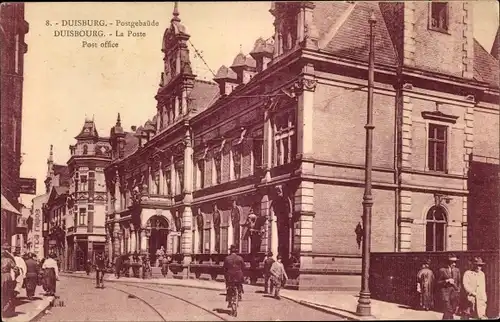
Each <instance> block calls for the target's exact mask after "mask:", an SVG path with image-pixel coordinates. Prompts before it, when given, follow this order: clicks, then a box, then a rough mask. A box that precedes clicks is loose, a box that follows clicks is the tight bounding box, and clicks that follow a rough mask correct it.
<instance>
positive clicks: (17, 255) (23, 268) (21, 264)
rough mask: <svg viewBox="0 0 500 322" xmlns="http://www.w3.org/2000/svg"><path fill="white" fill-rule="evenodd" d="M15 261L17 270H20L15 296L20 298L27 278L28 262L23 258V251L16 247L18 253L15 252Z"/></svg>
mask: <svg viewBox="0 0 500 322" xmlns="http://www.w3.org/2000/svg"><path fill="white" fill-rule="evenodd" d="M14 261H15V263H16V266H17V268H19V275H18V276H17V277H16V287H15V288H14V296H18V295H19V294H21V289H22V288H23V283H24V278H25V277H26V262H25V261H24V259H23V258H22V257H21V251H20V248H19V247H16V251H15V252H14Z"/></svg>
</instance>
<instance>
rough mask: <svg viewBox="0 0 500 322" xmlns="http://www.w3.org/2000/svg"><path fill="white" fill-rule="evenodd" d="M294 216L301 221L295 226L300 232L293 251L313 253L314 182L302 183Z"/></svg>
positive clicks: (297, 194)
mask: <svg viewBox="0 0 500 322" xmlns="http://www.w3.org/2000/svg"><path fill="white" fill-rule="evenodd" d="M294 199H295V200H294V201H295V202H294V214H295V216H298V218H299V220H298V222H297V223H295V224H294V229H295V230H298V234H295V235H296V236H297V237H298V238H297V237H296V238H295V239H294V245H292V249H293V251H299V252H300V253H303V252H312V240H313V221H314V214H315V213H314V182H310V181H302V182H301V183H300V185H299V187H298V188H297V190H296V192H295V196H294Z"/></svg>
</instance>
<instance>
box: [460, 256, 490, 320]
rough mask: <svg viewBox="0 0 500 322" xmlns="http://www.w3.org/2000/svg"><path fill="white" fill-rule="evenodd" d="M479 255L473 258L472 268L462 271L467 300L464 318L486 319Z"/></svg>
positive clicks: (482, 274) (485, 299)
mask: <svg viewBox="0 0 500 322" xmlns="http://www.w3.org/2000/svg"><path fill="white" fill-rule="evenodd" d="M484 264H485V263H484V262H483V260H482V258H481V257H476V258H474V262H473V269H472V270H467V271H465V273H464V278H463V284H464V290H465V294H466V296H467V300H466V303H465V310H464V311H465V312H464V313H465V314H464V315H465V316H464V318H466V319H469V318H471V317H472V318H476V319H480V320H481V319H487V317H486V302H487V297H486V278H485V276H484V272H483V265H484Z"/></svg>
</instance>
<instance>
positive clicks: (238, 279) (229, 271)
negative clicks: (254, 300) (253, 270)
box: [223, 245, 245, 306]
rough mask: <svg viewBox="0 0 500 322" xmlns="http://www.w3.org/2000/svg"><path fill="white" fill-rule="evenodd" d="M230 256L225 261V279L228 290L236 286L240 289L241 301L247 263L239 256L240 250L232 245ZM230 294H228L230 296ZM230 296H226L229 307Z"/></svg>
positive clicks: (239, 296)
mask: <svg viewBox="0 0 500 322" xmlns="http://www.w3.org/2000/svg"><path fill="white" fill-rule="evenodd" d="M229 249H230V252H231V253H230V254H229V255H227V256H226V258H225V259H224V265H223V268H224V278H225V280H226V288H229V287H230V286H236V287H237V289H238V298H239V300H241V291H242V289H243V281H244V276H243V270H244V269H245V261H244V260H243V258H242V257H241V256H240V255H238V254H237V252H238V248H237V247H236V246H235V245H231V247H230V248H229ZM228 293H229V292H226V294H228ZM229 300H230V299H229V296H227V295H226V301H227V302H228V306H229Z"/></svg>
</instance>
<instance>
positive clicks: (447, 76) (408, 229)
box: [105, 1, 499, 289]
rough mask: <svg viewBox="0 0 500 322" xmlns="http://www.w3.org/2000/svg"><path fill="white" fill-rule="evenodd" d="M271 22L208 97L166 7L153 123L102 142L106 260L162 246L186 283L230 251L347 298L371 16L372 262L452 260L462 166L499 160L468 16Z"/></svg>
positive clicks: (489, 81)
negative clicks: (274, 259)
mask: <svg viewBox="0 0 500 322" xmlns="http://www.w3.org/2000/svg"><path fill="white" fill-rule="evenodd" d="M270 12H271V14H272V15H273V16H274V17H275V23H274V25H275V34H274V36H273V37H271V38H269V39H267V40H264V39H262V38H261V39H258V40H257V41H256V42H255V46H254V49H253V50H252V52H251V53H250V54H249V55H245V54H243V53H239V54H238V55H237V56H236V57H235V59H234V61H233V63H232V65H231V66H230V67H229V68H228V67H226V66H222V67H221V68H220V69H219V70H218V73H217V75H216V77H215V79H214V81H215V83H211V82H205V81H200V80H197V79H196V76H195V75H193V73H192V70H191V68H190V61H189V52H188V47H187V41H188V39H189V35H187V34H186V31H185V28H184V26H183V25H182V24H181V21H180V18H179V12H178V10H177V5H176V6H175V9H174V14H173V17H172V20H171V25H170V27H169V28H168V29H167V30H166V31H165V34H164V38H163V43H162V51H163V52H164V54H165V58H164V62H165V65H164V67H165V68H164V71H163V72H162V74H161V75H162V76H161V83H160V88H159V89H158V93H157V95H156V99H157V102H158V104H157V107H156V108H157V113H156V115H155V116H154V117H153V119H152V121H147V122H146V123H145V124H144V126H140V127H138V128H136V127H133V128H132V131H131V132H128V131H124V129H123V128H122V126H121V120H120V119H118V121H117V124H116V125H115V126H114V127H113V128H112V129H111V135H110V142H111V146H112V153H113V157H112V158H113V161H112V163H111V165H110V166H109V167H108V168H106V170H105V172H106V180H107V186H108V193H109V201H110V203H109V211H108V217H107V226H108V232H109V237H110V241H112V242H110V244H109V247H110V249H111V251H112V253H113V254H114V255H115V256H116V255H117V254H120V253H124V252H134V251H143V252H148V253H149V254H150V255H152V256H154V252H155V249H156V248H158V247H160V246H164V247H165V248H166V250H167V253H170V254H176V253H179V254H181V255H182V256H181V257H180V258H182V262H183V264H184V267H186V269H187V267H188V266H187V265H188V264H189V263H191V264H193V263H196V262H197V258H200V256H198V255H199V254H207V253H208V254H224V253H227V249H228V246H229V245H231V244H235V245H238V247H239V250H240V252H241V253H254V254H257V253H262V252H267V251H273V253H274V254H275V255H276V254H281V255H282V256H284V257H285V263H286V265H287V266H288V267H289V268H290V269H291V268H293V269H295V273H296V274H294V277H293V281H292V282H291V283H292V284H295V285H296V286H297V287H299V288H336V289H339V288H345V289H348V288H350V287H353V288H354V289H359V277H358V276H356V274H359V271H360V257H361V250H360V247H359V246H360V244H359V241H360V239H359V237H360V235H361V231H362V227H361V226H360V223H361V216H362V204H361V201H362V195H363V185H364V151H365V141H364V137H365V129H364V125H365V119H366V101H367V75H368V72H367V61H368V38H367V36H366V35H368V34H369V24H368V18H369V16H370V14H371V13H372V12H373V13H374V15H375V17H376V20H377V23H376V25H375V29H374V34H375V49H376V53H375V89H374V123H375V130H374V144H373V188H374V189H373V198H374V206H373V218H372V240H371V244H372V251H388V252H392V251H426V250H427V251H439V250H465V249H467V247H468V246H467V243H468V229H467V221H468V196H469V193H470V192H469V190H468V186H467V184H468V174H469V170H470V164H471V163H470V162H471V161H470V160H471V158H472V159H473V158H474V157H475V156H476V155H477V156H481V155H482V156H486V157H488V160H491V162H492V163H494V164H496V165H497V166H498V153H499V151H498V144H499V137H498V133H499V124H498V119H499V117H498V115H499V106H498V83H499V82H498V60H496V59H495V58H494V57H493V56H491V55H490V53H489V52H488V51H486V50H485V49H484V48H482V47H481V45H480V44H479V43H478V42H477V41H476V40H475V39H474V38H473V36H472V24H471V23H472V15H471V8H470V4H468V3H466V2H440V3H428V2H404V3H403V2H390V3H389V2H380V3H377V2H340V1H336V2H319V1H318V2H310V1H300V2H276V3H273V5H272V8H271V10H270ZM402 26H403V27H402ZM469 237H470V236H469ZM339 274H340V277H339Z"/></svg>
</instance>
